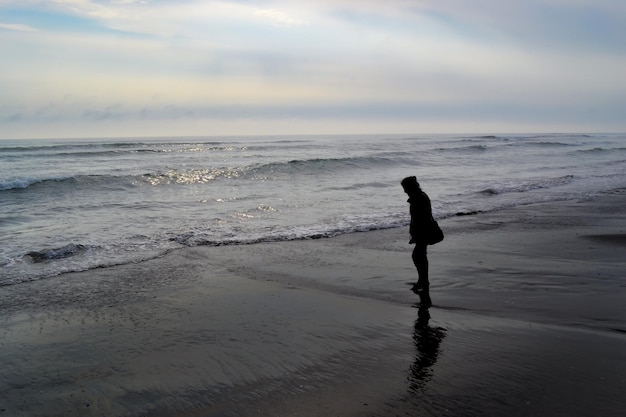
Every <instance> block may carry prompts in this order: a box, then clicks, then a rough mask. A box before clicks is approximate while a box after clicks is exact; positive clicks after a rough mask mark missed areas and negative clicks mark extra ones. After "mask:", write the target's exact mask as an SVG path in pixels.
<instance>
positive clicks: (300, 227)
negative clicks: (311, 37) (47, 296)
mask: <svg viewBox="0 0 626 417" xmlns="http://www.w3.org/2000/svg"><path fill="white" fill-rule="evenodd" d="M624 139H625V137H624V136H623V135H531V136H523V135H501V136H463V135H452V136H451V135H418V136H410V135H360V136H319V137H318V136H280V137H230V138H211V137H204V138H159V139H157V138H143V139H109V140H104V139H102V140H38V141H26V140H20V141H6V140H3V141H0V196H1V197H0V243H1V244H0V285H8V284H16V283H20V282H24V281H29V280H34V279H42V278H47V277H50V276H54V275H57V274H60V273H63V272H68V271H79V270H86V269H90V268H95V267H102V266H109V265H115V264H124V263H128V262H135V261H139V260H143V259H149V258H152V257H155V256H161V255H163V254H164V253H166V252H167V251H169V250H172V249H176V248H180V247H184V246H197V245H232V244H254V243H259V242H268V241H285V240H299V239H311V238H320V237H328V236H335V235H341V234H346V233H354V232H359V231H367V230H376V229H385V228H393V227H400V226H404V225H406V224H407V222H408V215H407V209H406V203H405V200H406V197H405V195H404V194H403V193H402V190H401V187H400V186H399V181H400V180H401V179H402V178H403V177H405V176H407V175H416V176H417V177H418V179H419V181H420V182H421V183H422V186H423V188H424V190H425V191H426V192H427V193H428V194H429V195H430V196H431V198H432V200H433V210H434V214H435V217H436V218H438V219H443V218H449V217H451V216H455V215H464V214H471V213H475V212H480V211H494V210H500V209H502V208H505V207H515V206H519V205H523V204H529V203H535V202H542V201H552V200H568V199H574V200H575V199H579V198H584V197H589V196H594V195H598V194H599V193H604V192H611V191H612V190H616V189H623V188H624V183H625V178H626V163H624V162H625V161H626V146H625V145H624Z"/></svg>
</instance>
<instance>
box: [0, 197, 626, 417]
mask: <svg viewBox="0 0 626 417" xmlns="http://www.w3.org/2000/svg"><path fill="white" fill-rule="evenodd" d="M624 203H626V196H624V195H614V196H607V197H603V198H599V199H595V200H589V201H579V202H557V203H549V204H536V205H531V206H524V207H518V208H516V209H511V210H505V211H501V212H496V213H478V214H476V215H471V216H461V217H457V218H454V219H448V220H446V221H444V222H442V226H443V227H444V230H446V232H447V236H446V240H444V242H442V243H441V244H440V245H437V246H435V247H432V248H431V249H430V262H431V270H432V273H431V275H432V286H431V295H432V298H433V302H434V306H433V307H431V308H430V309H428V310H427V309H418V308H415V305H416V303H417V297H416V296H415V295H414V294H412V293H411V292H410V291H409V288H410V287H409V286H408V285H407V283H409V282H411V281H412V280H414V279H415V277H416V274H415V271H414V268H413V266H412V264H411V259H410V247H409V246H408V245H407V241H408V239H407V238H408V235H407V231H406V230H402V229H392V230H384V231H378V232H368V233H358V234H353V235H347V236H340V237H337V238H333V239H320V240H313V241H303V242H282V243H274V244H259V245H250V246H238V247H218V248H209V247H198V248H190V249H184V250H180V251H176V252H173V253H170V254H168V255H167V256H165V257H163V258H160V259H155V260H152V261H149V262H143V263H138V264H132V265H123V266H118V267H113V268H106V269H98V270H93V271H87V272H84V273H77V274H69V275H65V276H60V277H57V278H53V279H48V280H44V281H39V282H33V283H28V284H21V285H15V286H9V287H3V288H2V291H1V292H0V313H1V315H0V317H1V318H0V323H2V325H1V326H0V347H1V349H0V365H1V366H2V368H1V369H2V373H1V374H0V416H2V415H7V416H18V417H19V416H67V415H80V416H101V415H106V416H111V415H115V416H163V417H169V416H252V415H254V416H258V415H262V416H290V415H300V416H330V415H337V416H363V415H365V416H390V415H425V416H442V415H450V416H459V415H463V416H501V415H507V416H529V415H532V416H537V415H545V416H552V415H567V416H588V415H602V416H621V415H623V410H624V407H625V406H626V404H625V401H624V399H623V392H626V378H625V377H624V375H626V355H625V354H624V352H626V334H625V330H626V314H625V313H626V311H625V308H624V307H623V305H624V303H623V300H624V296H625V295H626V282H625V278H624V271H625V270H626V261H625V259H624V256H623V250H624V249H623V242H624V235H626V230H625V228H624V222H623V218H624V215H625V214H626V209H625V207H626V204H624Z"/></svg>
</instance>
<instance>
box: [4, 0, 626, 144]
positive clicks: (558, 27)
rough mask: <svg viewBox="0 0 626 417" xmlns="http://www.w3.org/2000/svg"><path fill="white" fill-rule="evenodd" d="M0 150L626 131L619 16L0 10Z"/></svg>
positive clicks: (129, 7)
mask: <svg viewBox="0 0 626 417" xmlns="http://www.w3.org/2000/svg"><path fill="white" fill-rule="evenodd" d="M0 57H1V60H0V138H22V137H103V136H108V137H110V136H150V135H158V136H168V135H176V136H182V135H223V134H235V135H236V134H290V133H295V134H306V133H363V132H367V133H479V132H480V133H497V132H519V133H522V132H624V131H626V1H624V0H433V1H430V0H422V1H420V0H406V1H403V0H385V1H382V0H315V1H313V0H311V1H295V0H292V1H274V0H267V1H264V0H250V1H247V0H233V1H210V0H203V1H200V0H141V1H139V0H45V1H44V0H41V1H37V0H15V1H13V0H0Z"/></svg>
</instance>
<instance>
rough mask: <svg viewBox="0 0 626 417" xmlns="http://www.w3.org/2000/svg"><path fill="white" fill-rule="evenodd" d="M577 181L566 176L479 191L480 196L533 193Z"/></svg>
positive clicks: (572, 176) (509, 184)
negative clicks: (533, 191)
mask: <svg viewBox="0 0 626 417" xmlns="http://www.w3.org/2000/svg"><path fill="white" fill-rule="evenodd" d="M575 179H576V177H575V176H574V175H565V176H562V177H558V178H548V179H541V180H537V181H530V182H524V183H517V184H515V183H514V184H511V183H506V184H501V185H495V186H491V187H489V188H486V189H484V190H481V191H479V194H482V195H487V196H493V195H499V194H507V193H525V192H527V191H532V190H539V189H543V188H553V187H558V186H561V185H566V184H569V183H571V182H573V181H574V180H575Z"/></svg>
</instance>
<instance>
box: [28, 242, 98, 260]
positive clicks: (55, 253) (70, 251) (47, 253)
mask: <svg viewBox="0 0 626 417" xmlns="http://www.w3.org/2000/svg"><path fill="white" fill-rule="evenodd" d="M89 249H90V247H89V246H85V245H80V244H74V243H70V244H68V245H65V246H62V247H60V248H54V249H43V250H38V251H31V252H28V253H27V254H26V255H24V256H26V257H28V258H29V259H30V260H31V261H32V262H34V263H40V262H46V261H51V260H56V259H65V258H69V257H71V256H74V255H77V254H79V253H82V252H85V251H87V250H89Z"/></svg>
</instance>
